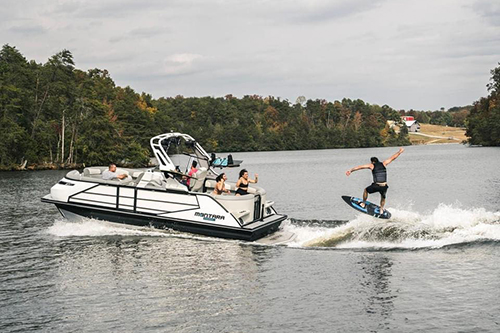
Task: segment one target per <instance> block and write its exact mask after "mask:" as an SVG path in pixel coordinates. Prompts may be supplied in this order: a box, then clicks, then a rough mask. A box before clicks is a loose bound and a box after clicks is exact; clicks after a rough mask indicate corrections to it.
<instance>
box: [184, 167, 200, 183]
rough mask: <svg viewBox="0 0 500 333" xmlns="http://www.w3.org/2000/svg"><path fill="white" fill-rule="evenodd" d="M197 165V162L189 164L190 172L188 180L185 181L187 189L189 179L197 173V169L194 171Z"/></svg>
mask: <svg viewBox="0 0 500 333" xmlns="http://www.w3.org/2000/svg"><path fill="white" fill-rule="evenodd" d="M197 165H198V162H196V161H193V163H191V170H189V172H188V178H187V180H186V185H187V187H189V185H190V183H191V177H193V175H194V174H195V173H196V172H197V171H198V169H196V166H197Z"/></svg>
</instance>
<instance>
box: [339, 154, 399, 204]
mask: <svg viewBox="0 0 500 333" xmlns="http://www.w3.org/2000/svg"><path fill="white" fill-rule="evenodd" d="M403 151H404V149H403V148H399V151H398V152H397V153H396V154H394V155H392V156H391V157H389V158H388V159H386V160H385V161H383V162H380V161H379V160H378V158H376V157H372V158H370V161H371V163H370V164H364V165H359V166H357V167H354V168H352V169H349V170H347V171H346V173H345V174H346V175H347V176H349V175H350V174H351V173H353V172H354V171H358V170H361V169H370V170H371V171H372V175H373V183H372V184H371V185H370V186H368V187H367V188H365V190H364V192H363V202H362V203H361V207H365V203H364V201H366V200H367V199H368V193H370V194H372V193H375V192H378V193H380V212H383V211H384V205H385V197H386V194H387V189H388V188H389V186H387V170H386V168H385V167H386V166H387V165H388V164H389V163H391V162H392V161H394V160H395V159H396V158H398V156H399V155H401V154H402V153H403Z"/></svg>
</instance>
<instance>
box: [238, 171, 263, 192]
mask: <svg viewBox="0 0 500 333" xmlns="http://www.w3.org/2000/svg"><path fill="white" fill-rule="evenodd" d="M258 181H259V175H258V174H255V179H249V178H248V171H247V170H245V169H242V170H241V171H240V178H239V179H238V181H237V182H236V187H237V190H236V195H245V194H248V184H249V183H255V184H256V183H257V182H258Z"/></svg>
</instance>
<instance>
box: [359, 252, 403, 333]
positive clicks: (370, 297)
mask: <svg viewBox="0 0 500 333" xmlns="http://www.w3.org/2000/svg"><path fill="white" fill-rule="evenodd" d="M358 264H359V265H360V266H361V269H362V270H363V273H364V274H363V277H364V281H363V282H362V283H361V286H362V287H363V290H364V292H365V293H366V294H367V299H366V304H365V308H366V313H367V314H368V316H369V317H370V318H371V319H372V320H373V321H375V322H378V326H377V329H380V330H385V329H388V328H390V324H391V322H390V319H391V315H392V310H393V309H394V299H395V298H396V297H397V296H396V295H395V292H394V291H393V290H392V289H391V278H392V272H391V269H392V265H393V263H392V261H391V259H389V258H388V257H387V256H385V255H383V254H374V255H364V256H362V257H361V261H360V262H359V263H358Z"/></svg>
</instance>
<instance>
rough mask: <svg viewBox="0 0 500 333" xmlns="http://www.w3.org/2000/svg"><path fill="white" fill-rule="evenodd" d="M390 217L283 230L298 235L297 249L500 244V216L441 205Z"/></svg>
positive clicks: (365, 217) (289, 226) (292, 225)
mask: <svg viewBox="0 0 500 333" xmlns="http://www.w3.org/2000/svg"><path fill="white" fill-rule="evenodd" d="M391 213H392V218H391V219H390V220H381V219H376V218H373V217H370V216H368V215H364V214H360V215H359V216H358V217H356V218H355V219H354V220H351V221H349V222H348V223H345V224H342V225H337V226H334V227H325V226H304V225H300V224H298V225H297V224H295V223H293V221H290V222H289V223H287V224H286V225H285V226H284V227H285V229H287V230H289V231H292V232H294V233H296V234H297V239H296V240H295V242H294V243H293V244H290V245H291V246H297V247H335V248H372V249H398V248H401V249H418V248H441V247H444V246H449V245H455V244H464V243H474V242H483V241H500V212H496V213H493V212H488V211H486V210H485V209H483V208H476V209H461V208H456V207H454V206H453V205H444V204H441V205H439V206H438V207H437V208H436V209H435V210H434V211H433V212H432V213H430V214H428V215H422V214H419V213H416V212H409V211H404V210H395V209H391Z"/></svg>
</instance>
